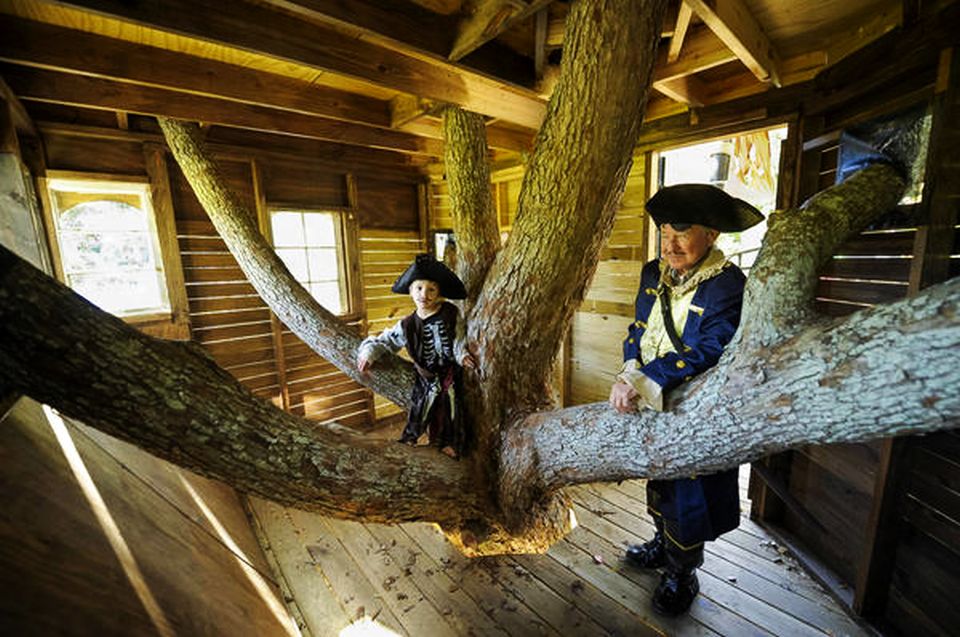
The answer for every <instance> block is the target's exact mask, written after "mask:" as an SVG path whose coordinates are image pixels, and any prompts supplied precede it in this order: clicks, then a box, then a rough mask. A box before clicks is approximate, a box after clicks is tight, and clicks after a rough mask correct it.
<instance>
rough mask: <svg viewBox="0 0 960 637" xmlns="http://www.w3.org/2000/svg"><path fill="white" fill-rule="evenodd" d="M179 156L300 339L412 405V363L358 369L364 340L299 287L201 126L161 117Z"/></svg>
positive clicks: (392, 359)
mask: <svg viewBox="0 0 960 637" xmlns="http://www.w3.org/2000/svg"><path fill="white" fill-rule="evenodd" d="M158 121H159V122H160V128H162V129H163V134H164V136H165V137H166V138H167V144H168V145H169V146H170V150H171V151H172V152H173V156H174V158H176V160H177V163H178V164H180V169H181V170H182V171H183V174H184V176H185V177H186V178H187V181H189V182H190V186H191V187H192V188H193V191H194V193H195V194H196V196H197V199H198V200H199V201H200V204H201V205H202V206H203V209H204V210H205V211H206V213H207V215H208V216H209V217H210V220H211V221H212V222H213V225H214V227H215V228H216V229H217V232H218V233H219V234H220V236H221V238H223V241H224V242H225V243H226V244H227V248H229V250H230V252H231V253H232V254H233V256H234V258H235V259H236V260H237V263H238V264H239V265H240V269H241V270H243V273H244V274H245V275H246V276H247V279H248V280H249V281H250V284H251V285H253V287H254V289H256V291H257V293H258V294H259V295H260V297H261V298H262V299H263V300H264V301H266V303H267V305H269V306H270V309H271V310H273V312H274V313H275V314H276V315H277V316H278V317H279V318H280V320H281V321H283V323H284V324H285V325H286V326H287V327H289V328H290V330H291V331H293V333H294V334H296V335H297V336H298V337H299V338H300V340H302V341H303V342H304V343H306V344H307V345H308V346H310V348H311V349H313V351H315V352H316V353H317V354H319V355H320V356H323V357H324V358H326V359H327V360H328V361H330V362H331V363H333V364H334V365H336V366H337V367H338V368H339V369H340V370H341V371H342V372H343V373H345V374H347V375H348V376H350V377H351V378H353V379H354V380H355V381H357V382H358V383H361V384H363V385H366V386H368V387H370V388H371V389H373V390H374V391H375V392H377V393H378V394H380V395H382V396H385V397H386V398H389V399H390V400H392V401H393V402H395V403H396V404H398V405H401V406H403V407H405V408H406V407H408V406H409V405H408V403H409V400H410V386H411V385H412V384H413V367H412V365H410V364H409V363H407V362H406V361H403V360H402V359H400V358H399V357H396V356H385V357H384V358H383V359H382V360H380V361H378V362H377V373H376V374H361V373H360V372H359V371H357V366H356V350H357V346H359V344H360V338H359V337H358V336H357V335H356V334H354V333H353V331H351V329H350V328H349V327H347V325H346V324H344V323H343V321H341V320H340V319H339V318H337V317H336V316H335V315H334V314H332V313H331V312H329V311H327V310H326V309H325V308H324V307H323V306H321V305H320V304H319V303H317V301H316V299H314V298H313V297H312V296H311V295H310V293H309V292H307V291H306V290H305V289H304V288H303V286H302V285H300V284H299V283H298V282H297V280H296V279H294V278H293V275H291V274H290V271H289V270H287V267H286V266H285V265H284V263H283V261H281V260H280V258H279V257H278V256H277V254H276V252H274V250H273V248H271V247H270V245H269V244H268V243H267V241H266V239H265V238H264V237H263V235H262V234H261V233H260V231H259V229H258V227H257V223H256V219H257V216H256V214H254V212H253V211H252V210H250V209H249V208H247V206H246V205H245V204H244V203H243V202H241V201H240V199H239V198H238V197H236V196H235V195H234V194H233V192H232V191H231V190H230V189H229V188H227V187H226V184H225V183H224V180H223V177H222V173H221V171H220V169H219V167H218V166H217V164H216V162H214V160H213V159H212V158H211V157H210V155H209V154H208V153H207V152H206V151H205V149H204V147H203V142H202V139H201V136H200V134H199V127H198V126H197V125H196V124H191V123H187V122H180V121H177V120H173V119H167V118H163V117H161V118H158Z"/></svg>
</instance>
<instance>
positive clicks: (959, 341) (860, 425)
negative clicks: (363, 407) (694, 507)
mask: <svg viewBox="0 0 960 637" xmlns="http://www.w3.org/2000/svg"><path fill="white" fill-rule="evenodd" d="M958 351H960V279H952V280H951V281H948V282H946V283H943V284H940V285H938V286H935V287H931V288H928V289H927V290H925V291H924V292H923V293H922V294H920V295H918V296H916V297H913V298H910V299H906V300H903V301H900V302H898V303H894V304H891V305H884V306H877V307H875V308H872V309H869V310H864V311H861V312H857V313H855V314H853V315H851V316H849V317H846V318H845V319H842V320H839V321H835V322H826V323H821V324H819V325H815V326H808V327H806V328H805V329H804V330H803V331H802V332H800V333H799V334H797V335H796V336H794V337H793V338H792V339H790V340H788V341H786V342H783V343H780V344H778V345H776V346H774V347H772V348H769V349H764V350H760V351H759V352H754V353H752V354H751V355H747V356H744V355H743V353H742V352H741V356H739V357H737V358H736V359H735V360H734V361H728V362H726V363H721V364H720V365H719V366H718V367H716V368H714V369H712V370H710V371H709V372H707V373H705V374H704V375H703V376H701V377H700V378H698V379H696V380H694V381H693V382H692V383H690V384H689V385H688V386H687V388H686V391H684V392H683V394H682V395H680V396H674V397H673V400H672V401H671V403H672V405H673V411H670V412H665V413H659V412H654V411H643V412H640V413H639V414H636V415H620V414H618V413H616V412H615V411H613V410H612V409H610V407H609V406H608V405H606V404H603V403H597V404H592V405H583V406H579V407H573V408H569V409H564V410H561V411H557V412H543V413H538V414H534V415H532V416H530V417H528V418H527V419H526V420H525V421H524V422H523V424H522V425H521V426H519V427H515V428H514V429H512V430H510V431H509V432H507V434H506V440H505V443H504V445H503V453H504V457H503V462H504V465H505V466H510V467H511V468H512V469H513V470H512V471H511V472H510V473H509V474H508V475H506V476H504V481H503V483H502V485H501V487H502V489H503V490H504V492H505V495H506V497H510V498H513V499H515V500H519V503H520V504H521V505H522V503H523V502H524V501H526V500H527V499H529V498H531V497H532V498H534V499H535V498H538V497H542V496H543V494H546V493H549V492H550V491H552V490H555V489H558V488H560V487H563V486H566V485H569V484H576V483H581V482H608V481H614V480H623V479H627V478H637V477H647V478H676V477H681V476H686V475H691V474H694V473H708V472H712V471H716V470H719V469H724V468H728V467H733V466H736V465H739V464H742V463H744V462H749V461H751V460H755V459H757V458H760V457H762V456H764V455H767V454H770V453H775V452H778V451H782V450H784V449H789V448H791V447H796V446H799V445H805V444H832V443H840V442H861V441H864V440H869V439H873V438H879V437H884V436H895V435H903V434H910V433H920V432H928V431H934V430H937V429H942V428H947V427H954V426H957V425H958V424H960V365H957V352H958Z"/></svg>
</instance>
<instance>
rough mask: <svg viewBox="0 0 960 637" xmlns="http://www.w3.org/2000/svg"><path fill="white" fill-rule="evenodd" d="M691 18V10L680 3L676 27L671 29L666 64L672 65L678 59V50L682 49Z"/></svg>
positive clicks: (685, 4) (684, 3)
mask: <svg viewBox="0 0 960 637" xmlns="http://www.w3.org/2000/svg"><path fill="white" fill-rule="evenodd" d="M691 18H693V9H691V8H690V5H689V4H687V3H686V2H681V3H680V9H679V11H677V22H676V26H675V27H674V29H673V35H672V36H670V48H669V49H667V63H668V64H673V63H674V62H676V61H677V59H678V58H679V57H680V50H681V49H682V48H683V40H684V39H685V38H686V37H687V29H688V28H690V19H691Z"/></svg>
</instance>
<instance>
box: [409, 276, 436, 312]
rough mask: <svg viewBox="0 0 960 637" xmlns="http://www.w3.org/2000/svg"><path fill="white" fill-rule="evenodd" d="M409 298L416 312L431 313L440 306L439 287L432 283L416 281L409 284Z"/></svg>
mask: <svg viewBox="0 0 960 637" xmlns="http://www.w3.org/2000/svg"><path fill="white" fill-rule="evenodd" d="M410 298H412V299H413V302H414V303H415V304H416V306H417V309H418V310H422V311H424V312H432V311H433V310H435V309H437V306H438V305H440V286H438V285H437V284H436V283H435V282H434V281H428V280H427V279H417V280H416V281H414V282H413V283H411V284H410Z"/></svg>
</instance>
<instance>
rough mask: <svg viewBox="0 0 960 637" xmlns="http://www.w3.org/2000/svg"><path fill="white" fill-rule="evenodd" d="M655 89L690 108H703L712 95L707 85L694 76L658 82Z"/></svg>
mask: <svg viewBox="0 0 960 637" xmlns="http://www.w3.org/2000/svg"><path fill="white" fill-rule="evenodd" d="M653 87H654V88H655V89H656V90H657V91H659V92H660V93H662V94H664V95H666V96H667V97H669V98H670V99H672V100H676V101H677V102H682V103H684V104H686V105H688V106H703V105H704V104H706V103H707V99H708V96H709V94H710V92H709V90H708V89H707V85H706V84H705V83H704V82H703V81H702V80H700V79H699V78H697V77H696V76H694V75H685V76H683V77H678V78H676V79H673V80H664V81H662V82H657V83H656V84H654V85H653Z"/></svg>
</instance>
